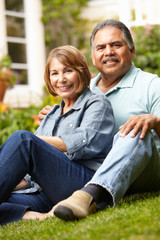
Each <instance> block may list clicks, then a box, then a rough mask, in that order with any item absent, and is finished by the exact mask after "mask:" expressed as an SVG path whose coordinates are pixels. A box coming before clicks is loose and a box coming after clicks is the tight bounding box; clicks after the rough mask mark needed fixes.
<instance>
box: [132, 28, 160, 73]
mask: <svg viewBox="0 0 160 240" xmlns="http://www.w3.org/2000/svg"><path fill="white" fill-rule="evenodd" d="M131 32H132V35H133V38H134V43H135V48H136V55H135V58H134V64H135V66H136V67H140V68H141V69H142V70H144V71H146V72H151V73H154V74H157V75H159V76H160V48H159V39H160V25H152V26H151V25H146V26H144V27H142V26H141V27H132V29H131Z"/></svg>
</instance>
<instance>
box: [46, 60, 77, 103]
mask: <svg viewBox="0 0 160 240" xmlns="http://www.w3.org/2000/svg"><path fill="white" fill-rule="evenodd" d="M50 81H51V85H52V87H53V88H54V91H55V92H56V93H57V95H59V96H61V97H62V99H63V100H64V101H65V100H71V101H76V99H77V97H78V94H77V93H76V92H75V91H76V90H77V89H78V86H79V76H78V72H77V71H76V70H75V69H73V68H72V67H68V66H65V65H63V64H62V63H61V62H60V61H59V60H58V59H57V58H53V59H52V60H51V63H50Z"/></svg>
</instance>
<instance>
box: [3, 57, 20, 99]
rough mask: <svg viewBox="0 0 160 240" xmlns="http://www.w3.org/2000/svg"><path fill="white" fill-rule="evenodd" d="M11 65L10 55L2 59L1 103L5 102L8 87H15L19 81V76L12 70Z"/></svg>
mask: <svg viewBox="0 0 160 240" xmlns="http://www.w3.org/2000/svg"><path fill="white" fill-rule="evenodd" d="M11 64H12V60H11V58H10V56H9V55H4V56H3V57H2V58H1V59H0V102H2V101H3V98H4V94H5V92H6V90H7V88H8V86H11V85H12V86H13V85H14V84H16V82H17V80H18V75H17V74H16V73H15V72H14V71H13V70H12V69H11Z"/></svg>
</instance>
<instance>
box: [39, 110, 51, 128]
mask: <svg viewBox="0 0 160 240" xmlns="http://www.w3.org/2000/svg"><path fill="white" fill-rule="evenodd" d="M51 109H52V107H51V106H50V105H47V106H45V107H44V108H42V110H41V111H40V112H39V114H38V126H40V125H41V121H42V120H43V119H44V117H45V116H46V115H47V113H48V112H49V111H51Z"/></svg>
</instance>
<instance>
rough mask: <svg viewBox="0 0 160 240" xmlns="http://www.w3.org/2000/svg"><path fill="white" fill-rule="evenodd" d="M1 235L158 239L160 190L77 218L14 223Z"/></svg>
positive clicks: (16, 239) (39, 239) (17, 238)
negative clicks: (80, 218)
mask: <svg viewBox="0 0 160 240" xmlns="http://www.w3.org/2000/svg"><path fill="white" fill-rule="evenodd" d="M0 239H7V240H10V239H12V240H21V239H22V240H23V239H25V240H27V239H33V240H46V239H48V240H50V239H55V240H64V239H69V240H81V239H84V240H125V239H129V240H148V239H149V240H150V239H152V240H159V239H160V192H158V193H145V194H135V195H132V196H129V197H126V198H125V199H123V200H122V201H121V202H120V203H119V204H118V205H117V206H116V207H115V208H108V209H106V210H104V211H101V212H98V213H96V214H93V215H91V216H89V217H87V218H86V219H82V220H80V221H76V222H64V221H61V220H60V219H58V218H56V217H53V218H48V219H46V220H44V221H42V222H39V221H38V220H36V221H28V220H25V221H24V220H23V221H20V222H17V223H12V224H9V225H6V226H4V227H1V228H0Z"/></svg>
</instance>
